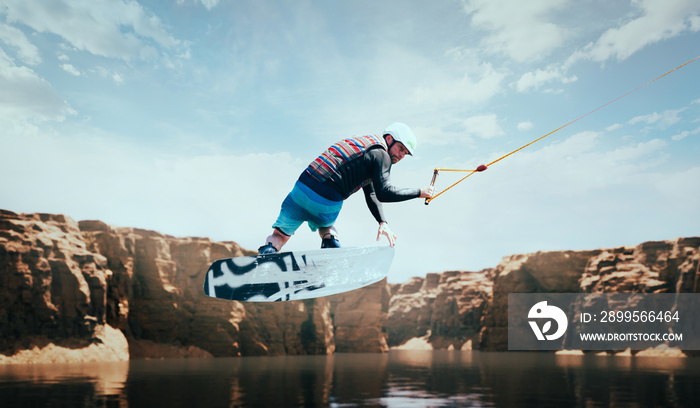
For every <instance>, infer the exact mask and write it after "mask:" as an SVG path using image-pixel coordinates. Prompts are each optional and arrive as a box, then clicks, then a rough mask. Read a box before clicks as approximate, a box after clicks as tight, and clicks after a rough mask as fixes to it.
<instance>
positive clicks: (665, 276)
mask: <svg viewBox="0 0 700 408" xmlns="http://www.w3.org/2000/svg"><path fill="white" fill-rule="evenodd" d="M699 264H700V238H679V239H677V240H674V241H661V242H646V243H643V244H640V245H637V246H634V247H621V248H615V249H604V250H597V251H577V252H573V251H556V252H538V253H534V254H527V255H513V256H509V257H505V258H504V259H503V261H502V262H501V263H500V264H499V265H498V267H496V269H495V276H496V277H495V281H494V286H493V297H492V299H491V301H490V302H489V304H488V307H487V308H486V311H485V313H484V318H483V321H482V332H481V338H480V348H481V349H483V350H493V351H503V350H507V349H508V328H507V326H508V310H507V308H508V293H548V292H554V293H620V292H623V293H629V292H631V293H688V292H693V293H697V292H698V291H699V290H700V270H699Z"/></svg>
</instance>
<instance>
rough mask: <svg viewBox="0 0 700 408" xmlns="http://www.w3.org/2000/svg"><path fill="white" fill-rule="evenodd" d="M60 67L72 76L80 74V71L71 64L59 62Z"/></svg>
mask: <svg viewBox="0 0 700 408" xmlns="http://www.w3.org/2000/svg"><path fill="white" fill-rule="evenodd" d="M61 69H62V70H64V71H66V72H67V73H69V74H71V75H73V76H80V75H81V73H80V71H78V69H77V68H76V67H74V66H73V65H71V64H61Z"/></svg>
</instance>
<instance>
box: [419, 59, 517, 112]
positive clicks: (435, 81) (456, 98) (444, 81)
mask: <svg viewBox="0 0 700 408" xmlns="http://www.w3.org/2000/svg"><path fill="white" fill-rule="evenodd" d="M438 71H439V70H438ZM426 77H427V76H426ZM431 78H432V79H431V80H429V81H425V82H428V84H427V85H421V86H418V87H416V88H415V89H414V91H413V95H412V100H413V101H415V102H416V103H420V104H425V105H435V104H439V105H441V106H450V105H453V104H454V103H460V102H461V103H479V102H483V101H486V100H488V99H489V98H491V97H492V96H494V95H495V94H496V93H498V92H499V91H500V90H501V83H502V82H503V79H504V78H505V74H504V73H502V72H498V71H497V70H496V69H494V68H493V66H492V65H491V64H489V63H483V64H482V65H481V66H480V67H479V68H478V71H477V70H474V71H472V72H468V73H465V74H464V75H463V76H462V77H460V78H454V77H452V76H445V75H444V74H443V75H442V76H440V75H434V76H432V77H431Z"/></svg>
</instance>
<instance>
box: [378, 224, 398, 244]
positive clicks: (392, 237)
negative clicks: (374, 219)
mask: <svg viewBox="0 0 700 408" xmlns="http://www.w3.org/2000/svg"><path fill="white" fill-rule="evenodd" d="M382 235H384V236H385V237H386V238H387V239H388V240H389V245H390V246H394V245H396V238H397V237H396V234H394V233H393V232H392V231H391V229H390V228H389V224H387V223H386V222H382V223H380V224H379V232H377V241H379V238H381V236H382Z"/></svg>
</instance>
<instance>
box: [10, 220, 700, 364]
mask: <svg viewBox="0 0 700 408" xmlns="http://www.w3.org/2000/svg"><path fill="white" fill-rule="evenodd" d="M252 253H253V252H252V251H248V250H245V249H243V248H241V247H240V246H238V245H237V244H236V243H234V242H212V241H211V240H209V239H207V238H192V237H190V238H176V237H172V236H168V235H163V234H160V233H158V232H154V231H147V230H141V229H135V228H115V227H112V226H109V225H107V224H105V223H103V222H100V221H81V222H75V221H73V220H72V219H70V218H68V217H65V216H62V215H51V214H15V213H13V212H10V211H3V210H0V363H3V362H5V363H15V362H49V361H89V360H96V361H108V360H126V359H129V358H160V357H206V356H243V355H281V354H292V355H299V354H328V353H333V352H384V351H387V350H388V349H389V348H391V347H416V346H418V347H424V348H436V349H469V348H475V349H483V350H506V349H507V339H508V338H507V294H508V293H514V292H527V293H531V292H572V293H588V292H616V291H625V292H630V291H631V292H650V293H657V292H698V291H699V290H700V271H699V270H698V268H699V264H700V238H681V239H677V240H674V241H662V242H648V243H644V244H641V245H638V246H636V247H624V248H616V249H604V250H595V251H555V252H538V253H534V254H525V255H512V256H508V257H505V258H504V259H503V260H502V262H501V263H500V264H499V265H498V266H497V267H495V268H493V269H487V270H483V271H480V272H465V271H450V272H444V273H441V274H428V275H427V276H426V277H425V278H414V279H412V280H411V281H409V282H407V283H403V284H394V285H390V284H387V282H386V280H384V281H381V282H378V283H376V284H374V285H371V286H368V287H366V288H363V289H360V290H357V291H352V292H348V293H344V294H339V295H335V296H331V297H326V298H318V299H310V300H305V301H295V302H280V303H274V304H264V303H240V302H231V301H224V300H218V299H213V298H209V297H206V296H204V294H203V293H202V282H203V278H204V274H205V273H206V270H207V268H208V266H209V265H210V264H211V263H212V262H213V261H214V260H216V259H221V258H227V257H233V256H241V255H250V254H252Z"/></svg>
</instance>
